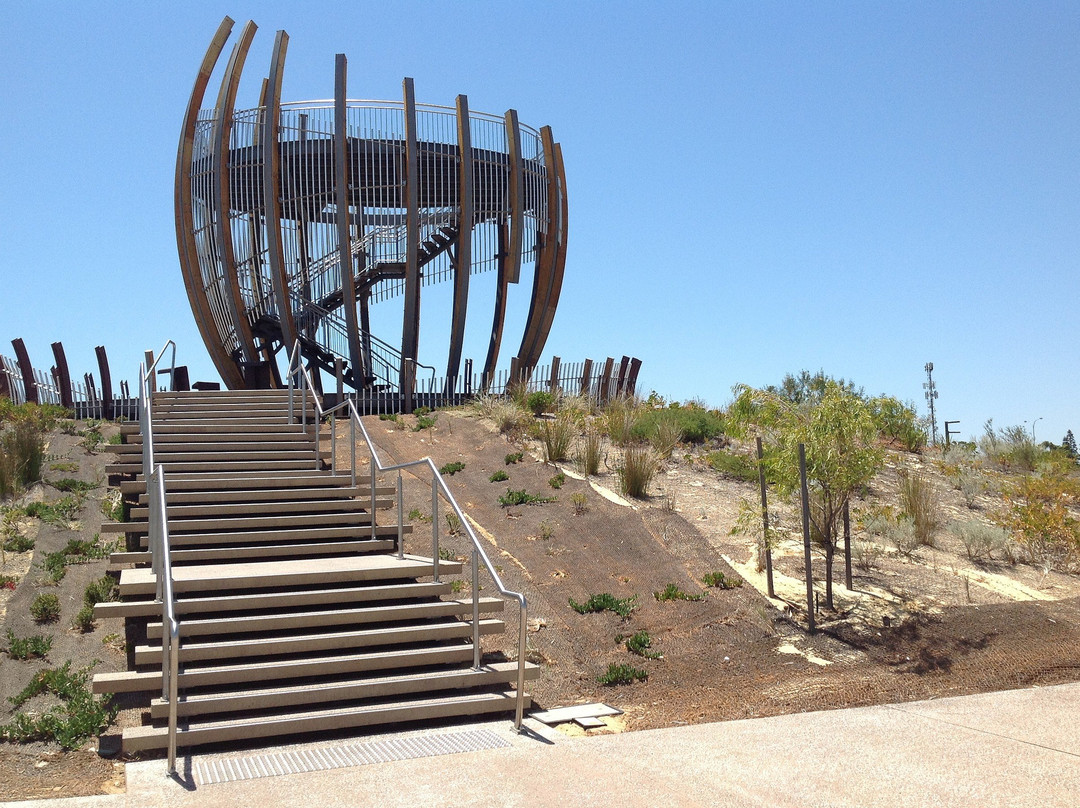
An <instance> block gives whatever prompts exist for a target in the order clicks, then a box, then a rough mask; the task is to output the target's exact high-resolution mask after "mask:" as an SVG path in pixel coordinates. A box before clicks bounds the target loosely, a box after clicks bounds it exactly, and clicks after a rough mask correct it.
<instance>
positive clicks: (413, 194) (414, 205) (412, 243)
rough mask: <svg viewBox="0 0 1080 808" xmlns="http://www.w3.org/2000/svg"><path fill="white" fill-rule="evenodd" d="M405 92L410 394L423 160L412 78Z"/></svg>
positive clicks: (405, 326) (405, 341) (404, 340)
mask: <svg viewBox="0 0 1080 808" xmlns="http://www.w3.org/2000/svg"><path fill="white" fill-rule="evenodd" d="M402 95H403V100H404V108H405V312H404V316H403V317H402V320H403V322H402V326H401V357H402V362H401V374H400V389H401V392H402V393H403V394H405V395H409V394H410V393H411V392H412V391H411V390H406V389H405V388H406V387H407V386H408V385H409V384H410V382H409V380H410V379H413V380H414V382H415V377H416V374H415V373H413V374H409V373H408V372H407V371H406V368H405V365H406V363H407V360H409V359H411V360H413V361H416V358H417V356H416V354H417V350H418V349H419V347H420V263H419V261H420V255H419V250H420V182H419V180H420V176H419V162H420V161H419V154H418V151H419V147H418V146H417V137H416V96H415V94H414V91H413V80H412V79H411V78H406V79H405V80H404V81H403V82H402ZM414 382H413V383H414Z"/></svg>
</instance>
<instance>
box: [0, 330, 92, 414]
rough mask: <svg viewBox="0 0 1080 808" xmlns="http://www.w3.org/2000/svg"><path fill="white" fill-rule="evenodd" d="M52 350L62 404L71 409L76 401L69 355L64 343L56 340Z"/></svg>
mask: <svg viewBox="0 0 1080 808" xmlns="http://www.w3.org/2000/svg"><path fill="white" fill-rule="evenodd" d="M52 352H53V359H55V360H56V375H57V385H56V386H57V387H59V388H60V406H61V407H66V408H67V409H69V410H70V409H72V408H73V407H74V402H73V401H72V399H71V373H70V372H69V371H68V363H67V356H66V355H65V354H64V345H63V343H61V342H54V343H53V344H52ZM0 375H3V374H0Z"/></svg>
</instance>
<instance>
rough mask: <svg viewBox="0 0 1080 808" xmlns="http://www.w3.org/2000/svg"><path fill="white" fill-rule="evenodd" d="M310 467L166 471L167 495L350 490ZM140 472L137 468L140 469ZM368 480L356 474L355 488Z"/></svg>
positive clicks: (137, 484) (127, 484) (139, 489)
mask: <svg viewBox="0 0 1080 808" xmlns="http://www.w3.org/2000/svg"><path fill="white" fill-rule="evenodd" d="M310 465H311V464H309V465H308V467H307V468H303V469H293V470H282V471H275V472H273V473H272V474H269V473H267V472H265V471H261V470H251V471H231V472H229V474H228V475H225V474H224V473H223V472H222V471H221V469H220V468H215V469H211V470H209V471H207V472H204V473H198V472H174V473H169V472H168V471H166V478H165V482H166V489H167V494H168V495H169V496H171V495H172V494H173V493H174V492H178V491H201V492H206V491H240V490H252V489H255V490H269V489H274V488H281V489H289V488H316V487H320V488H331V487H334V486H340V487H345V486H350V485H352V481H351V478H350V477H349V476H348V475H341V474H331V473H329V472H318V471H314V470H313V469H312V468H311V467H310ZM140 471H141V468H140ZM368 479H369V477H368V476H367V475H366V474H365V475H360V474H357V478H356V484H357V485H358V486H365V487H366V486H369V485H370V483H369V482H368ZM120 491H121V493H124V494H139V493H141V494H143V495H145V494H146V484H145V482H144V481H143V479H142V475H141V474H140V475H139V476H137V477H136V478H135V479H134V480H125V481H124V482H122V483H121V484H120ZM396 491H397V489H396V488H395V487H390V486H387V487H384V488H383V489H382V490H381V492H382V493H396Z"/></svg>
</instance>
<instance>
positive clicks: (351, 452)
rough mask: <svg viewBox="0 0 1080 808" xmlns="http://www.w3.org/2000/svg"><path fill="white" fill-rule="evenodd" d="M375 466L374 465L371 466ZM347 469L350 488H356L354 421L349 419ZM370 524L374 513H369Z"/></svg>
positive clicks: (373, 520) (351, 418) (373, 519)
mask: <svg viewBox="0 0 1080 808" xmlns="http://www.w3.org/2000/svg"><path fill="white" fill-rule="evenodd" d="M371 465H372V467H374V466H375V464H374V463H372V464H371ZM349 469H350V474H351V475H352V486H353V488H356V420H355V419H354V418H353V417H352V416H350V417H349ZM371 521H372V524H374V522H375V512H374V511H372V512H371Z"/></svg>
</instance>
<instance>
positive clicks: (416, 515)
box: [409, 508, 431, 525]
mask: <svg viewBox="0 0 1080 808" xmlns="http://www.w3.org/2000/svg"><path fill="white" fill-rule="evenodd" d="M409 521H410V522H423V523H424V524H425V525H430V524H431V516H429V515H428V514H426V513H424V512H423V511H421V510H420V509H419V508H413V509H412V510H411V511H409Z"/></svg>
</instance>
